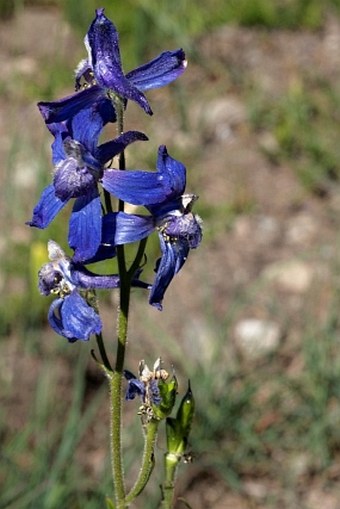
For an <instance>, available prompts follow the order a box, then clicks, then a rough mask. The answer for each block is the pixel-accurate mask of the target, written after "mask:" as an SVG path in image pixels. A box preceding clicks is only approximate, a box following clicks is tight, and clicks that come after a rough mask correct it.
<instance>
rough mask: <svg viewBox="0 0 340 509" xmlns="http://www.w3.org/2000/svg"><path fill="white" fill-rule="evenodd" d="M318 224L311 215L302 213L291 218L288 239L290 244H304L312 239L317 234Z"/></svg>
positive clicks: (287, 231) (287, 232)
mask: <svg viewBox="0 0 340 509" xmlns="http://www.w3.org/2000/svg"><path fill="white" fill-rule="evenodd" d="M317 231H318V224H317V223H316V221H315V220H314V219H313V217H311V216H310V215H308V214H306V213H301V214H299V215H297V216H294V217H292V218H291V219H290V221H289V223H288V226H287V230H286V239H287V242H288V243H289V244H295V245H303V244H306V243H307V242H309V241H311V240H312V239H313V238H314V236H315V235H316V234H317Z"/></svg>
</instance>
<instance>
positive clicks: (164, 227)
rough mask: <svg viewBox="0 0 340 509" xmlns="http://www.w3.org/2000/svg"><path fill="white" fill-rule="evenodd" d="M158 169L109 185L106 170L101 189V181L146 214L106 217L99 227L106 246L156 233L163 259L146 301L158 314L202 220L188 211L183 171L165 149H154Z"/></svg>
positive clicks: (130, 174)
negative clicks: (101, 228) (139, 207)
mask: <svg viewBox="0 0 340 509" xmlns="http://www.w3.org/2000/svg"><path fill="white" fill-rule="evenodd" d="M157 169H158V171H157V172H149V173H148V174H145V173H146V172H137V171H136V172H130V171H128V172H121V173H122V176H121V179H120V180H119V181H117V180H116V181H113V179H112V178H111V175H110V170H109V171H108V172H105V175H104V177H103V185H104V182H105V187H106V188H107V189H109V190H110V191H111V192H113V193H114V194H115V195H116V196H118V197H119V198H120V199H121V200H124V201H127V202H129V203H131V204H134V205H144V206H145V207H146V208H147V209H148V210H149V212H150V213H151V215H149V216H146V215H137V214H126V213H124V212H119V213H118V214H112V215H108V216H106V218H105V221H104V224H103V237H104V238H105V242H106V243H108V244H113V245H119V244H125V243H128V242H136V241H139V240H141V239H143V238H145V237H147V236H148V235H150V234H151V233H152V232H153V231H154V230H156V231H157V232H158V235H159V239H160V247H161V252H162V256H161V258H160V259H159V260H158V261H157V263H156V268H155V271H156V277H155V280H154V283H153V285H152V287H151V293H150V299H149V302H150V304H152V305H153V306H155V307H157V308H158V309H160V310H161V309H162V300H163V297H164V293H165V291H166V289H167V287H168V286H169V284H170V282H171V280H172V279H173V277H174V275H175V274H177V272H178V271H179V270H180V269H181V268H182V266H183V264H184V262H185V261H186V259H187V257H188V254H189V251H190V249H195V248H196V247H198V245H199V244H200V242H201V240H202V221H201V219H200V218H199V216H198V215H195V214H193V213H192V206H193V204H194V202H195V201H196V199H197V196H195V195H193V194H184V191H185V184H186V169H185V167H184V165H183V164H182V163H180V162H179V161H177V160H176V159H173V158H172V157H170V156H169V155H168V152H167V150H166V147H165V146H164V145H162V146H160V147H159V151H158V160H157ZM151 181H152V182H153V186H150V183H151ZM148 189H149V191H148ZM145 196H147V200H146V198H145ZM146 201H148V203H145V202H146Z"/></svg>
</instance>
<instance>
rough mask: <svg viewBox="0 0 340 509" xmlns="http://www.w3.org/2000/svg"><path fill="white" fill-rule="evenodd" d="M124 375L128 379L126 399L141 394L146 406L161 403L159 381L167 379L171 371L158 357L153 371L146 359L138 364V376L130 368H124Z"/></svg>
mask: <svg viewBox="0 0 340 509" xmlns="http://www.w3.org/2000/svg"><path fill="white" fill-rule="evenodd" d="M124 376H125V378H126V379H127V380H128V388H127V390H126V394H125V399H127V400H132V399H135V397H136V396H139V397H140V398H141V400H142V403H143V404H144V405H146V406H151V405H159V403H160V402H161V397H160V392H159V388H158V383H159V381H160V380H163V381H165V380H167V378H168V376H169V373H168V372H167V371H165V369H163V368H162V361H161V359H160V358H159V359H157V360H156V362H155V363H154V366H153V370H152V371H151V370H150V369H149V368H148V366H147V364H146V363H145V361H144V360H142V361H140V363H139V366H138V377H136V376H135V375H134V374H133V373H131V372H130V371H128V370H124Z"/></svg>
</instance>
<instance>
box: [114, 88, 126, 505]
mask: <svg viewBox="0 0 340 509" xmlns="http://www.w3.org/2000/svg"><path fill="white" fill-rule="evenodd" d="M113 99H114V105H115V109H116V114H117V131H118V134H122V132H123V129H124V119H123V112H124V107H123V102H122V100H121V99H120V98H119V97H114V98H113ZM119 169H120V170H125V157H124V155H121V156H120V158H119ZM119 210H124V203H123V204H122V203H121V202H119ZM117 261H118V272H119V278H120V305H119V311H118V317H117V333H118V337H117V356H116V365H115V371H114V372H113V373H112V376H111V377H110V394H111V398H110V401H111V465H112V479H113V482H114V488H115V502H116V509H125V508H126V507H127V505H126V502H125V482H124V467H123V451H122V378H123V369H124V361H125V350H126V341H127V333H128V317H129V305H130V290H131V278H130V276H129V274H128V272H127V270H126V262H125V250H124V246H123V245H122V246H117Z"/></svg>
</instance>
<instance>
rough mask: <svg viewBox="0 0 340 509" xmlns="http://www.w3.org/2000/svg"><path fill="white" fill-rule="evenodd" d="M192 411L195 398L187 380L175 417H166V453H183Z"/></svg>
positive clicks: (192, 415) (192, 414)
mask: <svg viewBox="0 0 340 509" xmlns="http://www.w3.org/2000/svg"><path fill="white" fill-rule="evenodd" d="M194 412H195V400H194V396H193V394H192V391H191V387H190V382H189V383H188V390H187V392H186V394H185V395H184V397H183V398H182V401H181V403H180V406H179V408H178V411H177V415H176V418H172V417H168V418H167V420H166V437H167V447H168V454H169V453H170V454H175V455H179V456H182V455H183V454H184V452H185V449H186V447H187V444H188V438H189V433H190V429H191V424H192V421H193V417H194Z"/></svg>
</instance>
